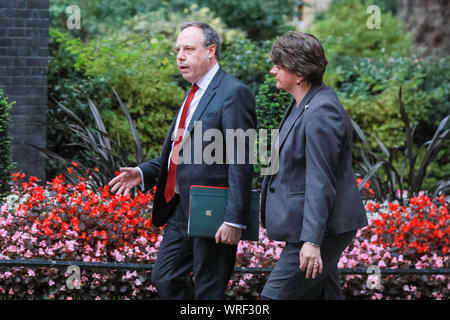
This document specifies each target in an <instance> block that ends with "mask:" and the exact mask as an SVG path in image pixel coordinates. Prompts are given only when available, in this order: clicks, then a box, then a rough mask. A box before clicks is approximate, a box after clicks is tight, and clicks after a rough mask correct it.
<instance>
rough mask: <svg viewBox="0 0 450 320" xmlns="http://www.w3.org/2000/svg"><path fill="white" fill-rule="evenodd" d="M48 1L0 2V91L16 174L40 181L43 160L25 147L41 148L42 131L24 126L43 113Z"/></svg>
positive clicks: (22, 0)
mask: <svg viewBox="0 0 450 320" xmlns="http://www.w3.org/2000/svg"><path fill="white" fill-rule="evenodd" d="M48 28H49V0H0V88H2V89H3V91H4V92H5V94H6V96H7V97H9V101H15V102H16V103H15V104H14V106H13V108H12V110H11V120H12V124H11V128H10V135H11V136H12V148H11V149H12V155H13V160H14V161H15V162H16V163H17V168H16V170H20V171H21V172H25V173H26V174H28V175H34V176H37V177H39V178H40V179H43V180H45V160H44V159H43V158H42V157H41V156H40V155H39V153H38V152H37V151H36V150H34V149H32V148H31V147H29V146H27V144H33V145H37V146H40V147H46V144H47V143H46V130H45V128H43V127H38V126H32V125H30V123H33V122H37V121H45V120H46V113H47V68H48V38H49V36H48Z"/></svg>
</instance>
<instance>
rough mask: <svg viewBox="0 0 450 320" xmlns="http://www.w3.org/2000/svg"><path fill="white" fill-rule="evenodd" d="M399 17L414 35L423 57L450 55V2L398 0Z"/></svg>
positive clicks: (438, 0) (441, 0)
mask: <svg viewBox="0 0 450 320" xmlns="http://www.w3.org/2000/svg"><path fill="white" fill-rule="evenodd" d="M398 6H399V17H400V18H401V19H402V20H403V21H404V22H405V23H406V25H407V26H408V28H409V30H411V31H412V32H413V34H414V43H415V44H416V46H418V47H421V48H424V49H425V52H424V54H425V55H431V54H435V55H437V56H446V55H448V54H449V53H450V28H448V25H447V24H448V21H450V1H448V0H399V2H398Z"/></svg>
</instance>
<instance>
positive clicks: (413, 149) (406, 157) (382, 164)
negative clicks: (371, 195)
mask: <svg viewBox="0 0 450 320" xmlns="http://www.w3.org/2000/svg"><path fill="white" fill-rule="evenodd" d="M399 104H400V115H401V118H402V121H403V124H404V141H403V144H402V145H399V146H397V147H396V148H395V149H394V150H389V149H388V148H387V147H386V146H385V145H384V144H383V142H382V141H381V140H380V139H379V138H378V137H376V136H375V140H376V143H377V144H378V147H379V149H380V150H381V153H377V152H375V151H373V149H372V148H371V147H370V145H369V143H368V141H367V137H366V136H365V135H364V133H363V132H362V130H361V128H360V127H359V126H358V125H357V124H356V123H355V122H353V128H354V129H355V131H356V133H357V135H358V137H359V138H360V140H361V142H362V145H361V146H360V147H359V148H358V149H357V150H358V152H359V154H360V156H361V158H362V159H363V161H362V162H360V163H359V165H358V166H357V167H358V169H359V170H360V171H362V172H363V175H364V179H363V181H362V182H361V183H360V188H362V187H363V186H364V184H365V183H366V182H367V181H369V180H371V187H372V188H373V190H374V192H375V197H376V199H377V200H378V201H384V200H389V201H393V200H394V199H397V200H399V201H400V202H401V203H403V198H402V193H403V190H407V191H408V197H412V196H415V195H417V194H418V192H419V191H421V190H423V188H422V185H423V183H424V181H425V179H426V177H427V169H428V167H429V166H430V164H432V162H433V161H435V159H436V157H437V155H438V153H439V151H441V149H442V147H443V145H444V143H445V142H448V138H447V136H448V134H449V132H450V129H445V127H446V125H447V122H448V119H449V117H450V116H447V117H445V118H444V119H443V120H442V121H441V122H440V124H439V126H438V128H437V129H436V131H435V132H434V134H433V135H432V137H431V138H430V140H428V141H426V142H425V143H424V144H422V145H421V146H419V147H417V146H416V145H415V144H414V140H413V139H414V134H415V131H416V127H417V126H413V127H411V123H410V119H409V117H408V114H407V112H406V109H405V106H404V104H403V101H402V89H401V88H400V90H399ZM394 153H396V154H394ZM395 159H400V160H401V163H400V164H399V165H398V164H397V163H395V161H394V160H395ZM380 168H381V169H382V170H381V171H382V172H379V169H380ZM433 189H434V190H435V193H436V194H433V196H435V195H437V192H445V191H448V190H450V186H448V185H447V186H444V184H443V183H439V185H438V186H436V187H435V188H433ZM397 190H400V191H401V193H400V194H398V193H397Z"/></svg>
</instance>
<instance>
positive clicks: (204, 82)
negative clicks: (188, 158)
mask: <svg viewBox="0 0 450 320" xmlns="http://www.w3.org/2000/svg"><path fill="white" fill-rule="evenodd" d="M218 70H219V64H218V63H216V64H215V65H214V66H213V67H212V68H211V69H210V70H209V71H208V72H207V73H206V74H205V75H204V76H203V77H201V78H200V80H199V81H198V82H197V86H198V89H197V91H196V92H195V96H194V98H193V99H192V101H191V104H190V105H189V110H188V115H187V117H186V123H185V125H184V128H185V130H184V135H183V138H184V136H185V135H186V133H187V130H186V129H187V127H188V125H189V122H190V121H191V119H192V116H193V114H194V112H195V110H196V109H197V106H198V104H199V102H200V100H201V99H202V97H203V94H204V93H205V91H206V89H207V88H208V86H209V84H210V83H211V80H212V79H213V78H214V76H215V75H216V73H217V71H218ZM186 99H187V96H186ZM186 99H184V101H183V104H182V105H181V109H180V112H178V116H177V120H176V122H175V128H174V130H173V132H172V151H173V146H174V144H175V136H176V133H177V131H178V126H179V124H180V118H181V114H182V110H183V108H184V104H185V102H186ZM172 151H170V154H169V160H168V162H167V168H169V165H170V161H171V157H172ZM138 169H139V171H140V172H141V180H142V183H141V184H140V187H141V190H145V188H144V175H143V173H142V170H141V168H139V167H138ZM175 193H178V194H179V190H178V183H176V184H175ZM224 223H225V224H228V225H230V226H232V227H236V228H240V229H247V226H244V225H240V224H236V223H230V222H224Z"/></svg>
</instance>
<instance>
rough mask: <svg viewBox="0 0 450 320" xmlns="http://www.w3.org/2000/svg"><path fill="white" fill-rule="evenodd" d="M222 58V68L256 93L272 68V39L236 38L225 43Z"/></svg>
mask: <svg viewBox="0 0 450 320" xmlns="http://www.w3.org/2000/svg"><path fill="white" fill-rule="evenodd" d="M223 47H224V50H223V54H222V57H221V58H220V61H219V63H220V65H221V66H222V68H223V69H224V70H225V71H227V72H229V73H230V74H232V75H234V76H235V77H237V78H238V79H240V80H241V81H242V82H244V83H245V84H246V85H247V86H248V87H249V88H250V89H251V90H252V91H253V93H254V94H257V92H258V87H259V86H260V85H261V84H262V83H263V82H264V80H265V77H266V75H267V74H268V73H269V71H270V69H271V68H272V62H271V60H270V50H271V48H272V41H267V40H266V41H258V42H257V41H251V40H249V39H235V40H232V41H227V42H225V43H224V45H223Z"/></svg>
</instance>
